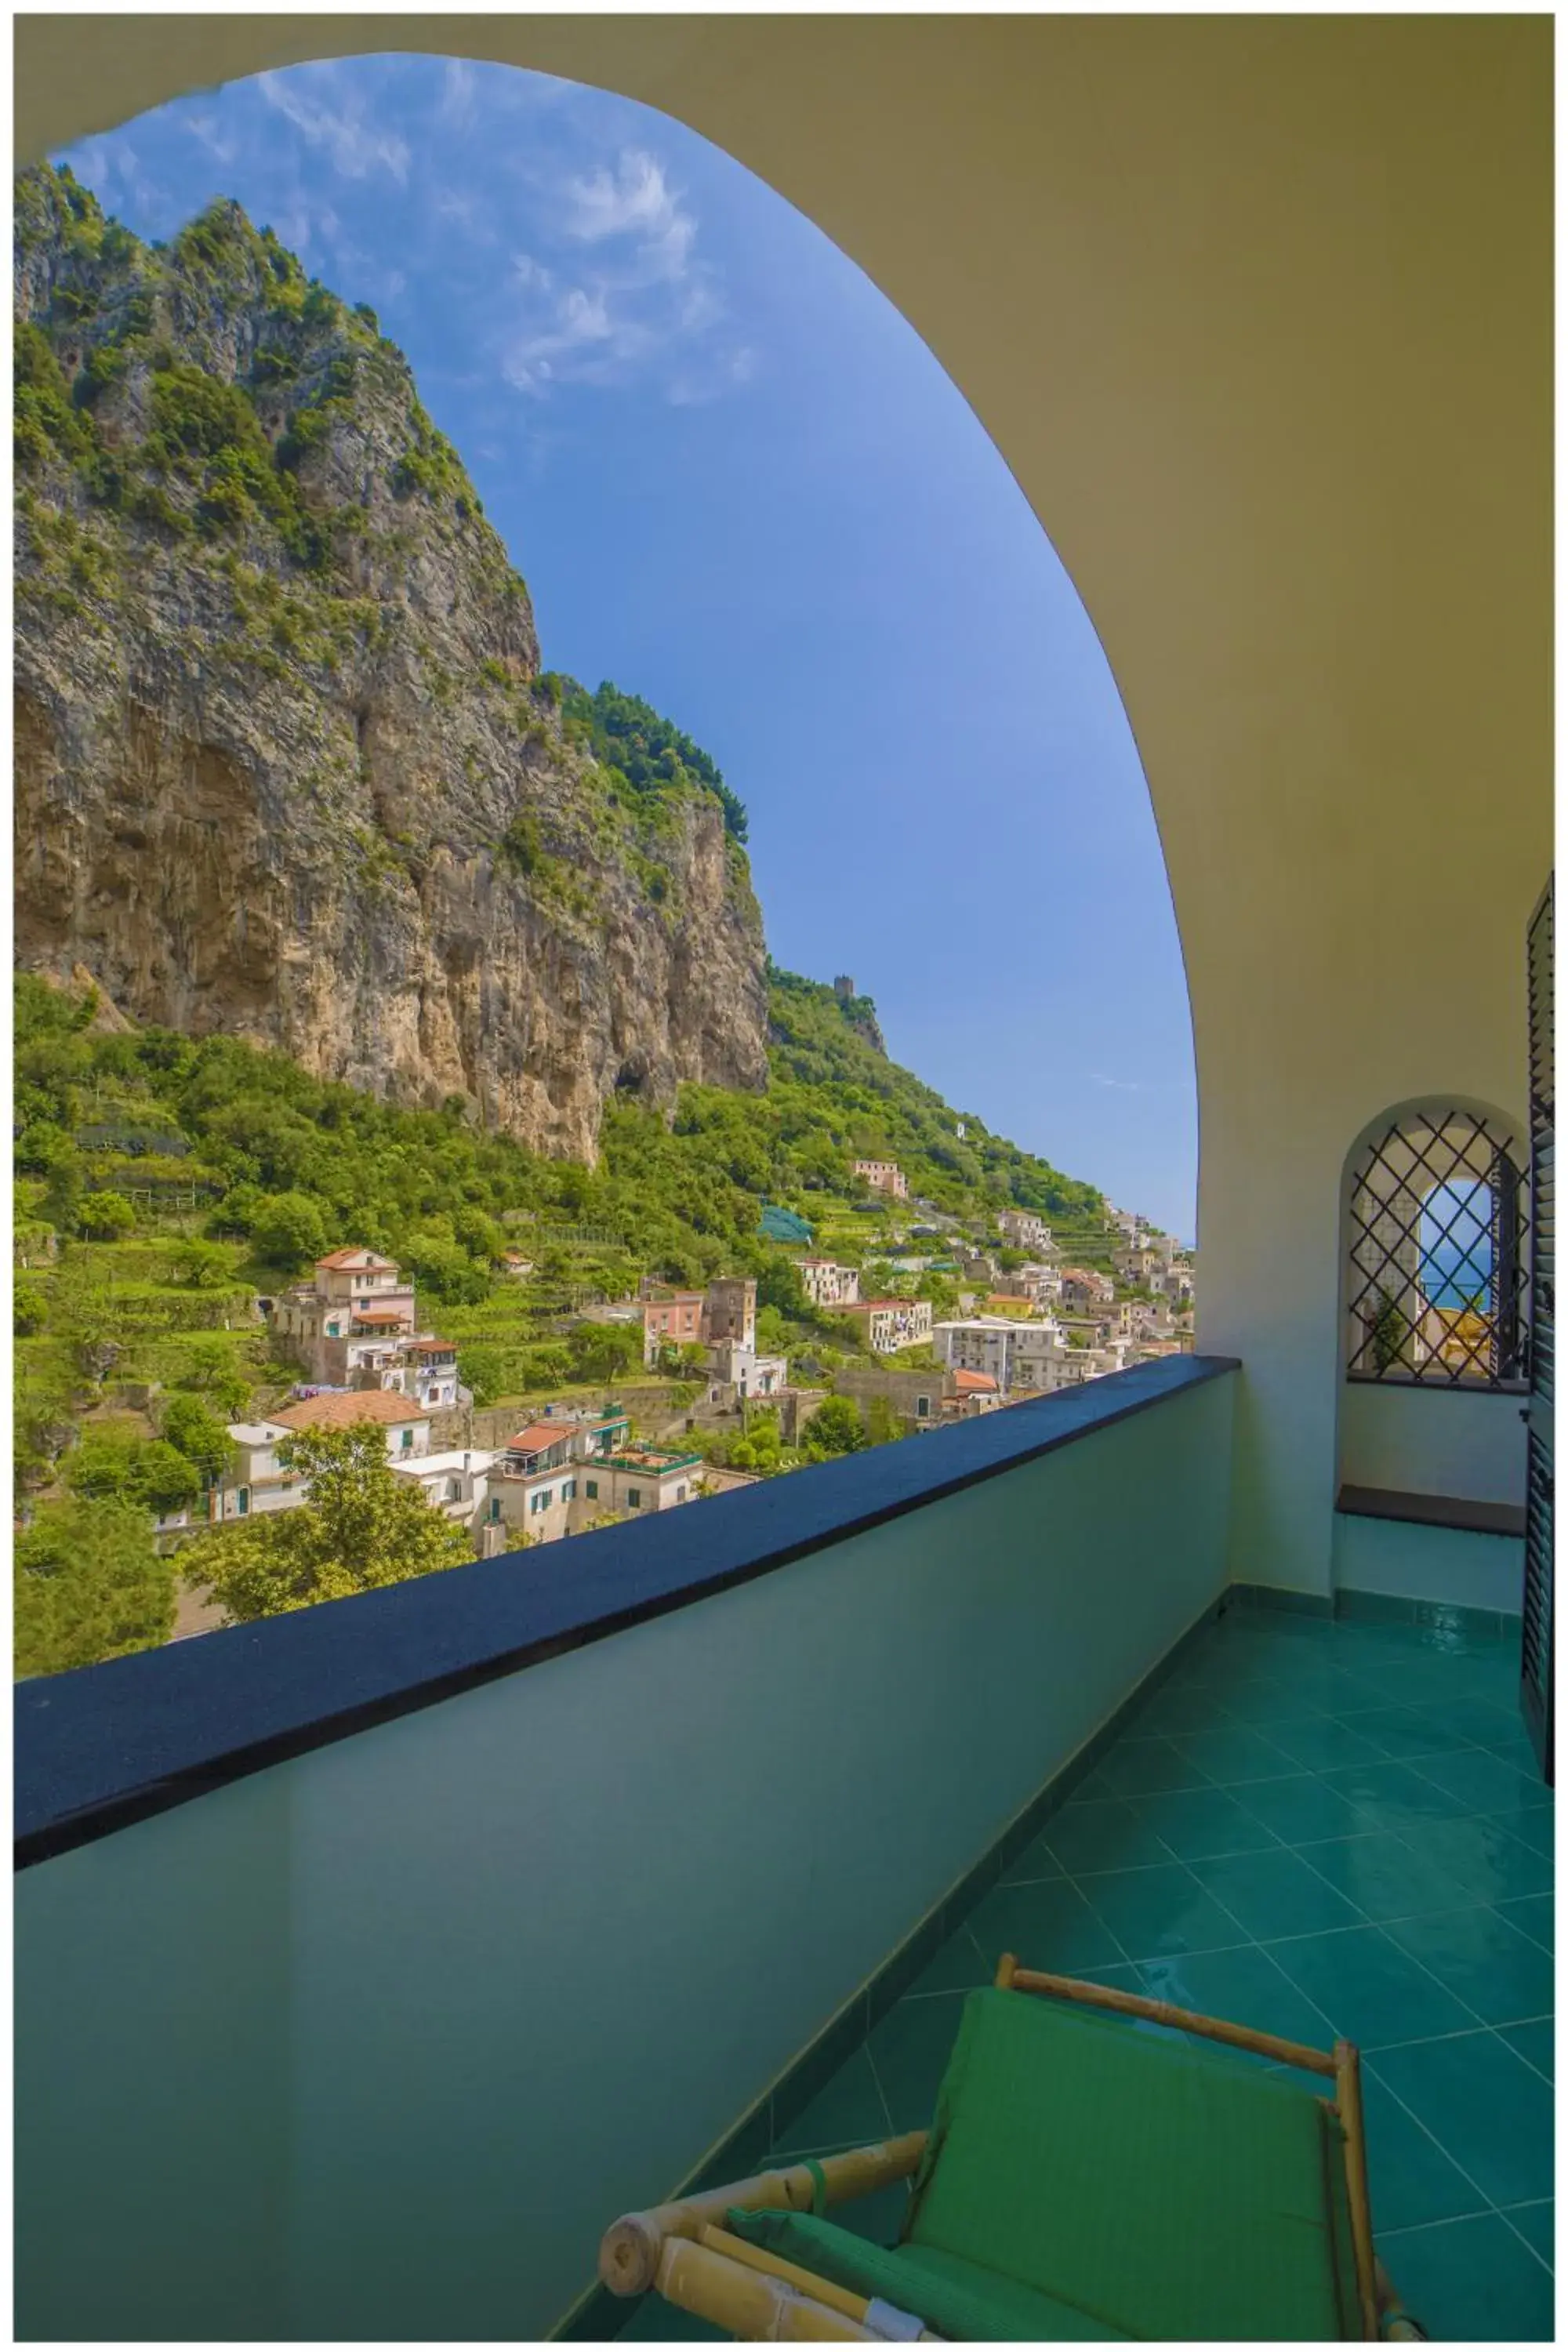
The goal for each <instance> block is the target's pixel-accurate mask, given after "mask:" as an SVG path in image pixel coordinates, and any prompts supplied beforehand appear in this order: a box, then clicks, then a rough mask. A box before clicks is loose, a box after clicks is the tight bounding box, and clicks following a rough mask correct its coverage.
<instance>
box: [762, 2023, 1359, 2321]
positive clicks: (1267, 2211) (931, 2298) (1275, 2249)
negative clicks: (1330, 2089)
mask: <svg viewBox="0 0 1568 2352" xmlns="http://www.w3.org/2000/svg"><path fill="white" fill-rule="evenodd" d="M731 2228H733V2229H734V2230H735V2231H736V2232H737V2234H739V2235H743V2236H746V2237H749V2238H752V2239H753V2240H754V2241H755V2242H757V2243H759V2244H762V2245H767V2246H770V2247H773V2250H774V2251H776V2252H780V2253H782V2254H784V2255H785V2256H786V2257H787V2258H788V2259H789V2260H791V2261H795V2262H799V2263H803V2264H804V2265H805V2267H806V2268H807V2269H811V2268H814V2267H815V2268H819V2269H820V2270H821V2271H822V2272H823V2273H824V2274H825V2275H827V2276H831V2277H833V2278H835V2279H837V2281H838V2282H839V2284H843V2285H846V2286H850V2287H853V2288H854V2289H855V2290H856V2291H857V2292H858V2293H860V2294H879V2295H881V2296H882V2297H883V2298H884V2300H886V2301H887V2302H889V2303H893V2304H897V2305H900V2308H902V2309H904V2310H910V2311H914V2312H918V2313H919V2315H921V2318H923V2319H924V2320H925V2321H926V2322H927V2324H928V2325H929V2326H931V2328H932V2329H934V2330H935V2332H936V2333H937V2334H939V2335H942V2336H952V2337H954V2338H956V2339H965V2338H967V2339H970V2340H973V2339H975V2338H979V2339H980V2340H983V2341H999V2340H1006V2341H1017V2340H1019V2339H1021V2338H1033V2339H1036V2340H1044V2341H1047V2342H1067V2341H1073V2340H1085V2339H1089V2338H1093V2337H1099V2338H1101V2339H1106V2338H1110V2339H1116V2338H1127V2337H1136V2338H1152V2339H1159V2338H1166V2339H1184V2340H1187V2341H1199V2342H1208V2343H1217V2342H1237V2341H1248V2340H1262V2341H1264V2342H1276V2343H1277V2342H1281V2341H1291V2340H1294V2341H1305V2342H1317V2343H1321V2342H1324V2341H1328V2340H1334V2339H1338V2338H1343V2337H1353V2336H1359V2335H1360V2333H1361V2323H1360V2309H1359V2305H1358V2301H1357V2295H1356V2284H1355V2261H1354V2253H1353V2249H1352V2241H1351V2231H1350V2211H1349V2204H1348V2200H1347V2197H1346V2193H1345V2181H1344V2161H1343V2140H1342V2133H1341V2131H1340V2126H1339V2124H1338V2122H1337V2120H1336V2119H1335V2118H1334V2117H1333V2116H1331V2114H1330V2113H1329V2111H1328V2109H1327V2108H1326V2107H1325V2106H1324V2105H1323V2103H1322V2100H1321V2097H1320V2096H1319V2095H1317V2093H1315V2092H1314V2091H1312V2090H1310V2089H1308V2088H1307V2087H1306V2086H1305V2084H1302V2083H1299V2082H1296V2081H1293V2080H1289V2079H1287V2078H1286V2077H1285V2076H1283V2075H1279V2074H1266V2073H1264V2072H1263V2071H1262V2070H1261V2069H1260V2068H1258V2067H1250V2066H1247V2065H1238V2064H1237V2063H1236V2062H1235V2060H1234V2059H1233V2058H1231V2057H1222V2056H1220V2055H1218V2054H1216V2053H1211V2052H1210V2051H1208V2050H1207V2049H1205V2048H1204V2047H1203V2046H1202V2045H1201V2044H1198V2045H1194V2044H1193V2043H1191V2042H1187V2041H1184V2040H1182V2039H1179V2038H1177V2037H1176V2036H1174V2035H1166V2034H1160V2033H1151V2032H1148V2031H1147V2030H1145V2029H1142V2028H1140V2027H1137V2026H1134V2025H1132V2024H1131V2023H1129V2022H1128V2021H1125V2020H1122V2019H1120V2018H1116V2017H1112V2016H1110V2015H1108V2014H1106V2013H1104V2012H1098V2013H1097V2012H1095V2011H1085V2010H1083V2009H1080V2008H1075V2007H1073V2006H1071V2005H1069V2004H1068V2003H1067V2002H1065V2001H1058V2000H1048V1999H1040V1998H1037V1997H1036V1996H1034V1995H1032V1994H1027V1993H1019V1992H1003V1991H999V1990H994V1989H993V1990H985V1991H982V1992H973V1993H971V1994H970V1995H969V1996H968V1998H967V1999H966V2000H965V2001H964V2004H963V2017H962V2021H961V2023H960V2026H959V2032H958V2038H957V2041H956V2042H955V2043H954V2046H953V2052H952V2058H951V2059H950V2060H949V2062H948V2067H947V2072H946V2074H945V2075H944V2077H943V2079H942V2088H941V2090H940V2091H939V2093H938V2095H937V2106H936V2116H935V2120H934V2122H933V2124H932V2127H931V2138H930V2140H929V2142H928V2144H927V2147H926V2152H925V2157H924V2158H923V2160H922V2162H921V2168H920V2171H919V2173H918V2174H917V2176H916V2179H915V2182H914V2187H913V2193H912V2196H911V2199H910V2212H909V2216H908V2218H907V2220H906V2222H905V2227H904V2233H903V2242H902V2243H901V2244H900V2245H899V2246H898V2247H897V2248H894V2249H892V2250H890V2251H888V2252H884V2251H883V2250H880V2249H879V2248H876V2247H870V2246H868V2245H866V2243H865V2242H864V2241H861V2240H858V2239H851V2238H850V2234H849V2233H848V2232H847V2231H840V2230H837V2229H836V2228H835V2227H834V2225H833V2224H832V2223H831V2222H827V2221H822V2220H819V2219H817V2220H814V2219H812V2218H811V2217H807V2216H805V2215H793V2216H789V2215H785V2216H780V2215H773V2214H767V2215H763V2214H752V2215H744V2214H739V2213H737V2214H734V2215H732V2216H731ZM770 2233H773V2234H770ZM825 2233H826V2234H825ZM786 2240H793V2242H786ZM808 2244H809V2247H810V2249H811V2250H810V2251H808ZM830 2263H831V2264H832V2267H830V2266H829V2265H830ZM883 2265H891V2268H889V2269H886V2270H884V2269H883V2268H882V2267H881V2266H883ZM852 2271H853V2273H854V2274H853V2275H851V2274H850V2273H851V2272H852ZM874 2273H875V2275H876V2277H877V2281H878V2283H877V2284H863V2283H862V2282H863V2281H867V2280H868V2279H870V2278H871V2277H872V2275H873V2274H874ZM1004 2322H1005V2323H1006V2324H1005V2325H1004V2324H1003V2323H1004ZM944 2323H945V2324H944Z"/></svg>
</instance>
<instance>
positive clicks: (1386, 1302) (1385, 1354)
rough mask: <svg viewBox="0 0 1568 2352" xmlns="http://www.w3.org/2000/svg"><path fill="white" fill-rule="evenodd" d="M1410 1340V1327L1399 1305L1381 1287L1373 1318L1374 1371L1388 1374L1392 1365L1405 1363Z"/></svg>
mask: <svg viewBox="0 0 1568 2352" xmlns="http://www.w3.org/2000/svg"><path fill="white" fill-rule="evenodd" d="M1409 1338H1410V1325H1409V1322H1408V1320H1407V1318H1405V1315H1404V1314H1403V1313H1402V1311H1401V1309H1400V1307H1399V1303H1398V1301H1397V1299H1395V1298H1394V1297H1393V1295H1392V1294H1391V1293H1390V1292H1389V1291H1388V1290H1386V1289H1384V1287H1383V1286H1381V1285H1380V1286H1379V1288H1378V1293H1377V1305H1376V1306H1375V1307H1374V1308H1373V1316H1372V1335H1371V1339H1372V1361H1373V1370H1376V1371H1379V1372H1386V1371H1387V1370H1389V1369H1390V1367H1391V1366H1392V1365H1394V1364H1399V1363H1403V1362H1404V1360H1405V1347H1406V1344H1407V1343H1408V1340H1409Z"/></svg>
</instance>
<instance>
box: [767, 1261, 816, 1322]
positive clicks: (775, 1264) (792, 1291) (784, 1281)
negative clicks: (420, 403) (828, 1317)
mask: <svg viewBox="0 0 1568 2352" xmlns="http://www.w3.org/2000/svg"><path fill="white" fill-rule="evenodd" d="M757 1307H758V1311H759V1313H760V1312H761V1310H762V1309H763V1307H776V1308H777V1309H778V1311H779V1313H780V1314H781V1315H782V1316H784V1317H785V1318H787V1320H788V1321H790V1322H791V1323H809V1322H810V1321H811V1320H812V1319H813V1308H812V1304H811V1300H810V1299H809V1298H808V1297H807V1296H806V1289H805V1283H804V1282H802V1280H801V1278H800V1269H799V1267H798V1266H797V1265H795V1261H794V1259H793V1258H787V1257H785V1256H784V1255H783V1253H782V1251H778V1250H773V1251H770V1252H769V1254H768V1257H767V1260H766V1263H765V1264H764V1265H763V1269H762V1272H761V1273H760V1274H759V1275H758V1276H757Z"/></svg>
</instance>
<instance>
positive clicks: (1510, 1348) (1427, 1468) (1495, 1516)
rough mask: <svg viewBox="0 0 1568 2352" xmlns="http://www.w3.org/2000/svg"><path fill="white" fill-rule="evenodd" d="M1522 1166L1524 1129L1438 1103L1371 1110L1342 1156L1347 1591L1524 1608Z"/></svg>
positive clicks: (1340, 1531)
mask: <svg viewBox="0 0 1568 2352" xmlns="http://www.w3.org/2000/svg"><path fill="white" fill-rule="evenodd" d="M1527 1164H1528V1154H1527V1150H1526V1149H1525V1146H1524V1144H1523V1141H1522V1136H1521V1126H1520V1123H1519V1121H1518V1120H1517V1119H1515V1118H1511V1117H1510V1115H1508V1114H1507V1113H1505V1112H1503V1111H1500V1110H1499V1109H1498V1108H1496V1107H1495V1106H1488V1105H1482V1104H1479V1103H1476V1102H1473V1101H1470V1102H1457V1101H1455V1100H1454V1099H1452V1098H1436V1097H1426V1099H1424V1100H1416V1101H1412V1102H1406V1103H1402V1104H1399V1105H1397V1106H1394V1107H1393V1108H1391V1109H1389V1110H1387V1111H1384V1112H1383V1113H1382V1114H1380V1116H1379V1117H1378V1118H1376V1119H1375V1120H1373V1121H1370V1122H1369V1123H1368V1125H1367V1126H1366V1128H1365V1129H1363V1132H1362V1134H1361V1135H1360V1136H1359V1137H1358V1138H1357V1139H1356V1142H1355V1143H1354V1145H1353V1146H1352V1150H1350V1152H1349V1153H1348V1154H1347V1155H1346V1159H1345V1163H1344V1171H1343V1175H1342V1192H1341V1228H1340V1229H1341V1301H1342V1312H1341V1333H1342V1339H1341V1360H1340V1392H1339V1420H1338V1475H1337V1481H1336V1491H1337V1494H1338V1496H1339V1505H1340V1510H1339V1517H1338V1518H1337V1520H1336V1527H1335V1582H1336V1586H1337V1587H1338V1588H1339V1589H1340V1590H1341V1591H1348V1592H1351V1593H1355V1594H1360V1593H1363V1592H1369V1591H1370V1592H1373V1593H1376V1594H1380V1595H1384V1596H1385V1597H1388V1598H1390V1599H1394V1598H1399V1597H1404V1598H1407V1599H1411V1600H1424V1601H1432V1602H1443V1601H1447V1602H1450V1603H1453V1604H1454V1605H1457V1606H1460V1607H1474V1608H1478V1609H1482V1610H1501V1611H1505V1612H1509V1613H1510V1614H1511V1613H1514V1612H1517V1610H1518V1607H1519V1597H1518V1589H1517V1588H1518V1584H1519V1579H1520V1574H1521V1560H1520V1559H1518V1558H1517V1557H1516V1553H1517V1551H1518V1544H1517V1540H1516V1535H1517V1523H1518V1522H1519V1521H1520V1519H1521V1515H1522V1506H1523V1500H1524V1451H1525V1449H1524V1438H1523V1432H1522V1430H1521V1427H1520V1419H1521V1400H1522V1398H1523V1397H1524V1395H1525V1394H1526V1391H1527V1382H1526V1368H1527V1362H1528V1345H1529V1318H1530V1297H1529V1283H1528V1267H1529V1234H1528V1199H1527V1192H1528V1187H1527V1185H1526V1183H1525V1182H1524V1181H1523V1170H1524V1167H1525V1166H1526V1165H1527ZM1438 1528H1442V1529H1444V1530H1446V1532H1445V1533H1443V1534H1442V1535H1437V1536H1436V1538H1435V1537H1434V1531H1435V1530H1436V1529H1438ZM1499 1538H1502V1539H1501V1540H1499Z"/></svg>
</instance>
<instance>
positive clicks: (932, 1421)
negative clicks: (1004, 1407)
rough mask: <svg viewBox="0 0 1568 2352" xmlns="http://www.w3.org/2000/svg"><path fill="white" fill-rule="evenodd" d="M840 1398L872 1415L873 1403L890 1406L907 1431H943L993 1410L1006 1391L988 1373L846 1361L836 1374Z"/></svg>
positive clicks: (862, 1414)
mask: <svg viewBox="0 0 1568 2352" xmlns="http://www.w3.org/2000/svg"><path fill="white" fill-rule="evenodd" d="M833 1385H834V1388H835V1390H836V1391H837V1394H838V1395H839V1396H843V1397H848V1398H849V1399H850V1400H851V1402H854V1403H855V1404H857V1405H858V1407H859V1409H860V1414H861V1418H862V1419H863V1420H864V1419H865V1418H867V1415H868V1408H869V1407H870V1405H871V1404H872V1403H873V1402H875V1401H878V1400H880V1401H881V1402H885V1403H887V1404H889V1405H890V1406H891V1407H892V1409H893V1411H894V1412H896V1413H897V1414H898V1416H899V1418H900V1421H902V1423H904V1425H905V1428H906V1429H907V1430H911V1431H921V1430H928V1429H942V1428H945V1427H947V1426H949V1425H950V1424H951V1423H953V1422H955V1421H966V1420H969V1419H971V1418H972V1417H973V1415H974V1414H975V1413H978V1412H994V1411H995V1409H996V1407H997V1406H998V1405H999V1404H1000V1402H1001V1401H1002V1399H1001V1391H999V1389H998V1388H997V1385H996V1383H995V1381H994V1380H992V1379H991V1377H990V1376H989V1374H987V1373H985V1372H969V1371H962V1370H960V1371H943V1370H938V1371H932V1370H927V1371H923V1372H922V1371H906V1370H901V1369H900V1367H899V1366H898V1365H896V1364H864V1365H861V1364H855V1365H845V1366H844V1367H843V1368H842V1369H841V1370H839V1371H837V1372H836V1373H835V1374H834V1380H833Z"/></svg>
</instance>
